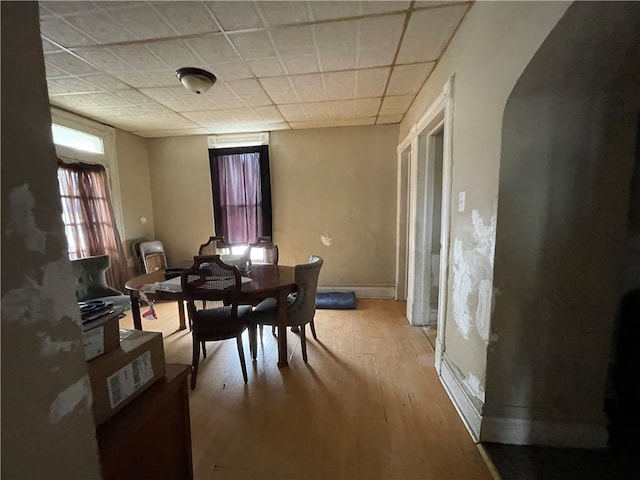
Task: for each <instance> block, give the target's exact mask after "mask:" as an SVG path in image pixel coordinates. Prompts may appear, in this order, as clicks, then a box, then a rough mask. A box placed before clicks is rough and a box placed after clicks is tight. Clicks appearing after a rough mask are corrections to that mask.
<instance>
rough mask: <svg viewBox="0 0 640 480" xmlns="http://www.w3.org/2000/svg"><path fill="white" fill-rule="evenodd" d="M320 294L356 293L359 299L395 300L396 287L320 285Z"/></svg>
mask: <svg viewBox="0 0 640 480" xmlns="http://www.w3.org/2000/svg"><path fill="white" fill-rule="evenodd" d="M318 292H356V297H358V298H393V297H394V296H395V293H396V292H395V288H394V287H356V286H348V285H347V286H345V285H340V286H331V285H322V286H320V285H318Z"/></svg>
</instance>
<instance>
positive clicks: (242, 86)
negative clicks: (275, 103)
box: [227, 79, 271, 107]
mask: <svg viewBox="0 0 640 480" xmlns="http://www.w3.org/2000/svg"><path fill="white" fill-rule="evenodd" d="M227 86H228V87H229V89H230V90H231V91H232V92H233V93H235V94H236V96H237V97H238V98H239V99H240V100H241V101H242V102H243V103H244V104H245V105H247V106H248V107H258V106H261V105H270V104H271V100H270V99H269V97H268V96H267V94H266V93H265V92H264V89H263V88H262V85H260V83H259V82H258V81H257V80H255V79H247V80H233V81H231V82H227Z"/></svg>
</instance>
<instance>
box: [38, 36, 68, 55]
mask: <svg viewBox="0 0 640 480" xmlns="http://www.w3.org/2000/svg"><path fill="white" fill-rule="evenodd" d="M42 51H43V52H44V53H53V52H61V51H63V50H62V49H61V48H60V47H58V46H57V45H56V44H54V43H51V42H50V41H48V40H46V39H45V38H44V37H43V38H42Z"/></svg>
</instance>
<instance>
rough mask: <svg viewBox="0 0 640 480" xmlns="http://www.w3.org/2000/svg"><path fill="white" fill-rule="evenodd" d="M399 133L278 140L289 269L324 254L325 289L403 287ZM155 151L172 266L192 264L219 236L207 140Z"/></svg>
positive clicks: (276, 214) (275, 149) (167, 143)
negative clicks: (399, 274)
mask: <svg viewBox="0 0 640 480" xmlns="http://www.w3.org/2000/svg"><path fill="white" fill-rule="evenodd" d="M397 135H398V127H397V126H375V127H344V128H326V129H316V130H300V131H285V132H272V133H271V138H270V156H271V184H272V200H273V227H274V232H273V237H274V241H275V242H276V243H278V245H279V246H280V259H281V263H283V264H293V263H297V262H304V261H307V260H308V258H309V255H310V254H312V253H314V254H319V255H321V256H323V257H324V258H325V264H324V266H323V272H322V274H321V279H320V280H321V283H322V284H325V285H347V286H354V285H356V286H376V287H379V286H384V287H390V286H393V283H394V275H395V264H394V262H395V259H394V251H395V209H396V205H395V202H396V195H395V189H396V159H395V144H396V140H397ZM148 145H149V168H150V175H151V189H152V194H153V209H154V224H155V231H156V236H157V238H158V239H160V240H162V241H163V242H164V244H165V248H166V250H167V256H168V260H169V263H172V264H175V265H177V264H181V263H184V262H189V261H190V259H191V258H192V257H193V255H194V254H195V253H197V249H198V246H199V245H200V244H201V243H203V242H204V241H205V240H206V239H207V238H208V237H209V236H210V235H212V234H213V229H214V226H213V213H212V211H213V207H212V196H211V180H210V174H209V160H208V149H207V139H206V136H194V137H180V138H164V139H153V140H149V142H148ZM322 234H326V235H327V236H328V237H330V238H331V245H330V246H325V245H324V244H323V243H322V241H321V240H320V236H321V235H322Z"/></svg>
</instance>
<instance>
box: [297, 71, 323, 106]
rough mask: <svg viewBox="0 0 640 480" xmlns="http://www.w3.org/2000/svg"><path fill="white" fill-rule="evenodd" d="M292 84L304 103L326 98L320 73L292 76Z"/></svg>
mask: <svg viewBox="0 0 640 480" xmlns="http://www.w3.org/2000/svg"><path fill="white" fill-rule="evenodd" d="M291 84H292V85H293V89H294V92H295V93H296V96H297V97H298V99H299V100H300V101H301V102H303V103H306V102H319V101H322V100H326V95H325V92H324V85H323V83H322V75H321V74H319V73H316V74H311V75H298V76H295V77H291Z"/></svg>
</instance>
